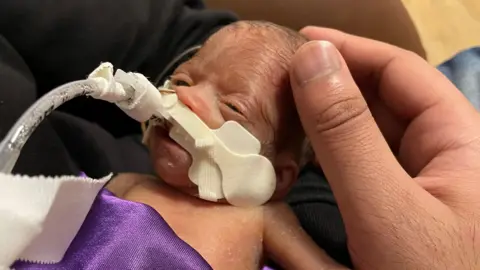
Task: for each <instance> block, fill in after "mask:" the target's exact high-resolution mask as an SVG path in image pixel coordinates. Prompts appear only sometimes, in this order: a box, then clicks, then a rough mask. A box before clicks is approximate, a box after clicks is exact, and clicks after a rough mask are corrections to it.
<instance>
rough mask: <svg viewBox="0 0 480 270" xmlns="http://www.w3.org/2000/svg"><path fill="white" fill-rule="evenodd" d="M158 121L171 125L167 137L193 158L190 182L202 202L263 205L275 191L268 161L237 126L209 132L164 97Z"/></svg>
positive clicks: (179, 105) (182, 107) (172, 98)
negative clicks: (221, 201) (195, 186)
mask: <svg viewBox="0 0 480 270" xmlns="http://www.w3.org/2000/svg"><path fill="white" fill-rule="evenodd" d="M163 97H164V98H162V102H163V106H162V107H161V108H159V109H158V115H156V116H157V117H159V116H162V117H164V118H165V119H166V120H168V121H170V123H172V125H173V127H172V129H171V130H170V134H169V135H170V137H171V138H172V139H173V140H175V141H176V142H177V143H178V144H180V145H181V146H182V147H183V148H184V149H185V150H186V151H188V152H189V153H190V154H191V156H192V166H191V167H190V169H189V173H188V175H189V178H190V180H191V181H192V182H193V183H195V184H196V185H197V186H198V190H199V196H200V198H202V199H205V200H210V201H216V200H218V199H222V198H225V199H226V200H227V201H228V202H229V203H230V204H232V205H236V206H245V207H247V206H258V205H262V204H264V203H266V202H267V201H268V200H269V199H270V198H271V196H272V195H273V192H274V191H275V185H276V176H275V170H274V168H273V165H272V164H271V163H270V161H269V160H268V159H267V158H265V157H264V156H261V155H260V154H259V152H260V148H261V146H260V142H259V141H258V140H257V139H256V138H255V137H254V136H253V135H251V134H250V133H249V132H248V131H247V130H246V129H244V128H243V127H242V126H241V125H240V124H238V123H237V122H233V121H229V122H226V123H225V124H224V125H223V126H222V127H220V128H219V129H217V130H211V129H210V128H209V127H208V126H207V125H206V124H205V123H204V122H203V121H202V120H201V119H200V118H199V117H198V116H197V115H196V114H194V113H193V112H192V111H191V110H190V109H189V108H187V107H186V106H185V105H184V104H182V103H181V102H180V101H178V98H177V96H176V95H175V94H168V95H165V96H163Z"/></svg>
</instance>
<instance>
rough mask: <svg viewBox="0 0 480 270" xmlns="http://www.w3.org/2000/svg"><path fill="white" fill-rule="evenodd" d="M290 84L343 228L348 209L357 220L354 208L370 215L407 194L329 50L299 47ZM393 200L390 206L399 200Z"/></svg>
mask: <svg viewBox="0 0 480 270" xmlns="http://www.w3.org/2000/svg"><path fill="white" fill-rule="evenodd" d="M290 79H291V83H292V90H293V96H294V98H295V103H296V105H297V110H298V113H299V116H300V119H301V121H302V125H303V127H304V129H305V132H306V134H307V136H308V138H309V140H310V142H311V144H312V147H313V149H314V151H315V154H316V157H317V159H318V161H319V162H320V164H321V166H322V169H323V170H324V172H325V175H326V176H327V179H328V180H329V183H330V185H331V187H332V190H333V192H334V194H335V197H336V199H337V201H338V204H339V207H340V210H341V212H342V215H343V216H344V219H345V222H346V223H347V222H348V219H349V217H346V216H345V215H349V212H350V211H352V209H357V212H356V213H355V214H353V215H354V216H355V215H360V216H361V215H362V214H365V212H363V211H361V209H359V208H362V207H363V210H366V209H370V210H368V211H371V207H372V205H375V204H378V203H385V201H384V200H393V199H394V197H395V196H392V195H391V194H392V193H398V191H399V189H404V188H413V186H412V185H413V181H405V180H406V178H407V177H408V175H407V174H406V173H405V171H404V170H403V169H402V168H401V166H400V165H399V164H398V162H397V160H396V159H395V157H394V155H393V154H392V152H391V151H390V148H389V147H388V144H387V142H386V141H385V139H384V138H383V136H382V134H381V132H380V130H379V128H378V126H377V124H376V123H375V120H374V119H373V117H372V114H371V112H370V110H369V108H368V106H367V103H366V101H365V99H364V98H363V96H362V93H361V92H360V90H359V88H358V87H357V85H356V84H355V81H354V80H353V78H352V76H351V74H350V71H349V70H348V67H347V65H346V63H345V61H344V60H343V58H342V57H341V55H340V53H339V52H338V51H337V49H336V48H335V46H333V45H332V44H331V43H329V42H326V41H311V42H308V43H306V44H305V45H303V46H302V47H301V48H300V49H299V50H298V52H297V53H296V54H295V56H294V58H293V60H292V66H291V70H290ZM359 193H361V194H359ZM395 200H396V201H393V202H392V203H393V205H398V203H399V201H401V200H402V199H401V198H400V199H399V198H395ZM358 210H360V211H358ZM378 210H380V211H382V209H378ZM366 211H367V210H366ZM362 212H363V213H362ZM378 214H379V215H382V213H378ZM385 214H388V213H385ZM350 217H351V218H354V217H353V216H350ZM357 217H358V216H357Z"/></svg>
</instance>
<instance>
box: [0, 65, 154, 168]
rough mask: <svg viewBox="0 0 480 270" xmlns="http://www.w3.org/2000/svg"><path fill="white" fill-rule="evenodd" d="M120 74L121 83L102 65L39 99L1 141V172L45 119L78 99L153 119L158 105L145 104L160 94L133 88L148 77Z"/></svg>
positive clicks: (110, 66) (14, 159)
mask: <svg viewBox="0 0 480 270" xmlns="http://www.w3.org/2000/svg"><path fill="white" fill-rule="evenodd" d="M117 73H118V74H119V77H120V80H119V81H121V83H120V82H117V81H115V79H114V77H113V75H112V74H113V66H112V65H111V64H110V63H103V64H101V65H100V66H99V67H98V68H97V69H96V70H94V71H93V72H92V73H91V74H90V76H89V78H88V79H86V80H79V81H74V82H71V83H68V84H65V85H62V86H60V87H57V88H55V89H54V90H52V91H50V92H49V93H47V94H46V95H44V96H43V97H41V98H40V99H38V100H37V101H36V102H35V103H34V104H33V105H32V106H30V108H28V110H27V111H26V112H25V113H23V115H22V116H21V117H20V118H19V120H18V121H17V122H16V123H15V124H14V126H13V127H12V128H11V129H10V131H9V132H8V133H7V135H6V136H5V138H4V139H3V140H2V141H1V142H0V172H2V173H6V174H8V173H11V171H12V170H13V167H14V166H15V163H16V162H17V160H18V157H19V156H20V152H21V150H22V148H23V146H24V145H25V143H26V142H27V140H28V138H29V137H30V135H32V133H33V132H34V131H35V129H36V128H37V127H38V126H39V125H40V123H41V122H42V121H43V119H45V117H47V116H48V115H49V114H50V113H51V112H52V111H53V110H55V109H56V108H58V107H59V106H60V105H62V104H64V103H65V102H67V101H70V100H72V99H74V98H76V97H80V96H91V97H93V98H96V99H102V100H105V101H109V102H112V103H116V104H117V105H118V106H119V107H121V108H122V110H124V111H125V112H127V114H129V115H131V116H132V117H133V116H137V117H133V118H135V119H136V120H143V119H138V118H139V117H140V118H145V117H147V116H151V115H152V114H153V111H152V110H154V109H155V104H149V103H147V104H148V105H149V106H147V107H145V106H144V103H145V102H143V101H144V100H149V99H151V100H156V99H155V98H152V97H150V96H151V95H155V94H158V91H154V90H152V89H134V88H133V87H134V86H137V85H135V84H142V82H143V80H142V79H144V78H145V77H143V75H141V74H136V73H125V72H123V71H121V70H117ZM145 79H146V78H145ZM122 83H123V84H122ZM141 86H142V85H141ZM137 90H138V91H137ZM140 99H141V100H140ZM141 101H142V102H141ZM145 120H146V119H145Z"/></svg>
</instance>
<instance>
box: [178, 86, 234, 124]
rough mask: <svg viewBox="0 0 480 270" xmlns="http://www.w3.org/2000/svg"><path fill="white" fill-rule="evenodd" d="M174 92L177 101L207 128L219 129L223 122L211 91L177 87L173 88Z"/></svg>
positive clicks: (193, 87)
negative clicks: (187, 108)
mask: <svg viewBox="0 0 480 270" xmlns="http://www.w3.org/2000/svg"><path fill="white" fill-rule="evenodd" d="M175 91H176V92H177V96H178V99H179V100H180V101H181V102H183V104H185V106H187V107H189V108H190V110H192V111H193V112H194V113H195V114H196V115H197V116H198V117H199V118H200V119H202V121H203V122H205V124H206V125H207V126H208V127H209V128H211V129H217V128H220V127H221V126H222V124H223V123H224V122H225V120H224V119H223V117H222V114H221V113H220V109H219V107H218V104H217V101H216V96H215V94H214V92H213V90H211V89H204V88H202V87H201V86H191V87H185V86H179V87H176V88H175Z"/></svg>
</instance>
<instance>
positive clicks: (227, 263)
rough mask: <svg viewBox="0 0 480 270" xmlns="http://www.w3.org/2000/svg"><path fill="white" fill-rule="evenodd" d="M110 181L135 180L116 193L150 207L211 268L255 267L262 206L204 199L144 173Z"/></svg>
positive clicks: (259, 240) (259, 254)
mask: <svg viewBox="0 0 480 270" xmlns="http://www.w3.org/2000/svg"><path fill="white" fill-rule="evenodd" d="M114 181H119V182H117V187H118V186H119V185H120V183H121V182H127V183H135V184H131V186H130V187H129V188H128V190H127V191H125V192H123V194H121V196H120V197H121V198H123V199H126V200H130V201H136V202H140V203H144V204H147V205H149V206H151V207H152V208H154V209H155V210H156V211H157V212H158V213H159V214H160V215H161V216H162V217H163V218H164V219H165V220H166V221H167V223H168V224H169V225H170V227H171V228H172V229H173V230H174V231H175V233H176V234H177V235H178V236H179V237H180V238H181V239H183V240H184V241H185V242H187V243H188V244H190V245H191V246H192V247H193V248H194V249H196V250H197V251H198V252H199V253H200V254H201V255H202V256H203V257H204V258H205V259H206V260H207V261H208V262H209V263H210V264H211V265H212V267H213V268H214V269H255V268H256V269H258V266H259V264H260V260H261V256H262V253H263V252H262V251H263V249H262V247H263V243H262V239H263V209H262V207H258V208H248V209H247V208H238V207H233V206H230V205H226V204H217V203H212V202H207V201H204V200H201V199H198V198H195V197H193V196H190V195H187V194H184V193H182V192H180V191H178V190H175V189H173V188H171V187H170V186H168V185H166V184H163V183H161V182H160V181H158V179H155V178H153V177H150V176H145V175H136V174H125V175H120V176H118V178H117V179H115V180H114ZM112 184H114V183H112ZM112 186H113V187H115V185H112ZM111 190H112V191H113V190H115V188H111ZM113 192H114V193H115V194H120V192H118V190H117V192H115V191H113Z"/></svg>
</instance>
